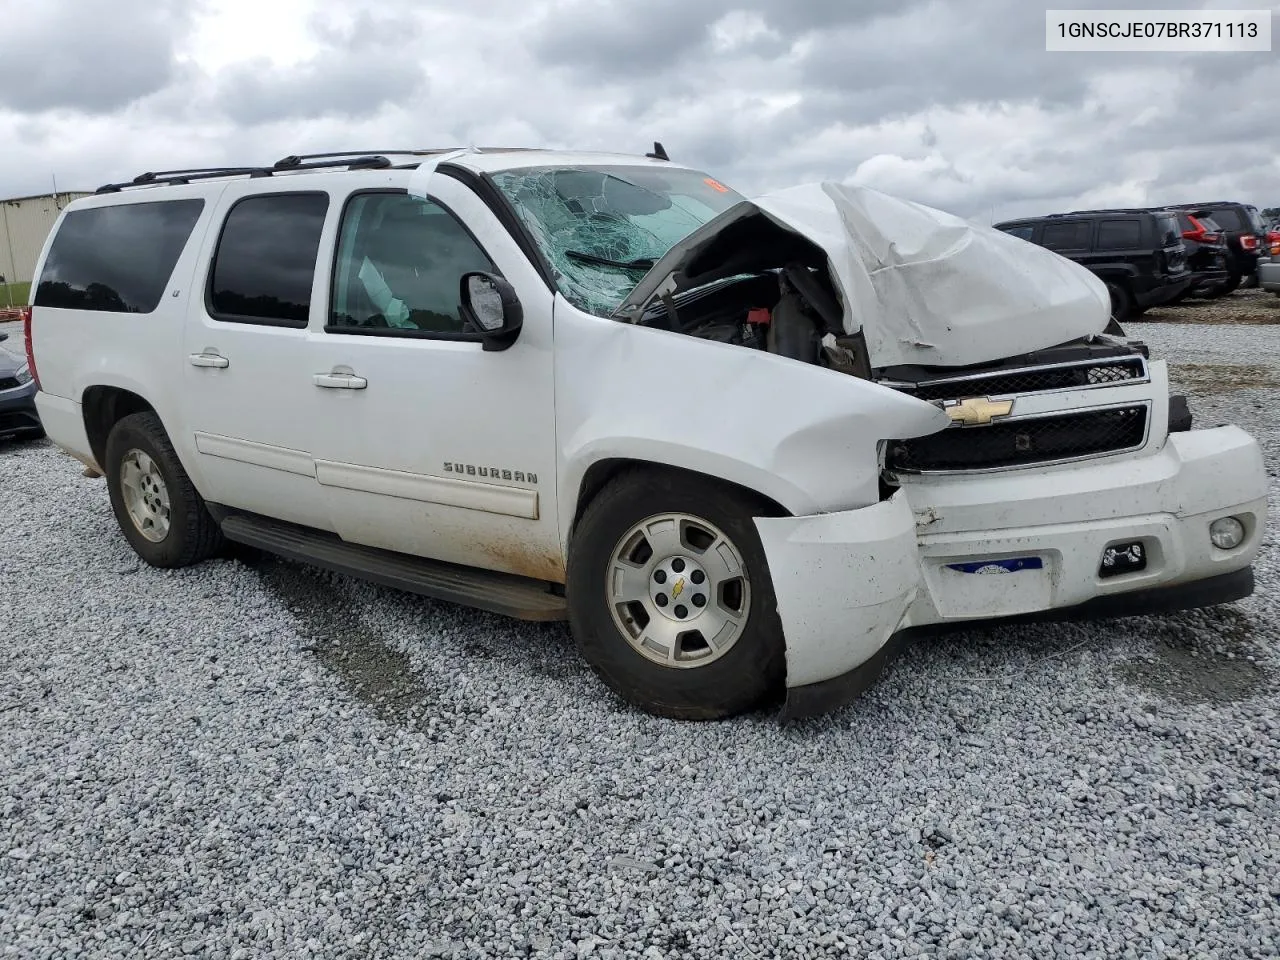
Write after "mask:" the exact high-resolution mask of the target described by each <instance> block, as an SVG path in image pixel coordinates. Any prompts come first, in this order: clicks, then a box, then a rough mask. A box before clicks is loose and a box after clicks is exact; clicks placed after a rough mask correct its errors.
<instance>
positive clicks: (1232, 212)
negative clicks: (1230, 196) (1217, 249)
mask: <svg viewBox="0 0 1280 960" xmlns="http://www.w3.org/2000/svg"><path fill="white" fill-rule="evenodd" d="M1177 209H1179V210H1202V211H1204V212H1205V213H1206V214H1208V215H1209V216H1211V217H1213V219H1214V221H1216V222H1217V224H1218V225H1219V226H1220V227H1222V229H1223V231H1224V232H1225V233H1226V236H1227V271H1228V274H1229V276H1228V277H1227V286H1226V288H1225V289H1224V290H1222V293H1230V292H1231V291H1232V290H1234V289H1235V288H1236V287H1238V286H1240V285H1241V283H1243V284H1244V285H1245V286H1249V287H1252V286H1256V285H1257V283H1258V259H1259V257H1261V256H1265V255H1266V254H1267V226H1266V224H1264V223H1263V222H1262V214H1260V213H1259V212H1258V208H1257V207H1255V206H1253V205H1252V204H1248V203H1229V202H1227V201H1221V200H1220V201H1215V202H1214V203H1179V204H1177Z"/></svg>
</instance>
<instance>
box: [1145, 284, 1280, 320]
mask: <svg viewBox="0 0 1280 960" xmlns="http://www.w3.org/2000/svg"><path fill="white" fill-rule="evenodd" d="M1146 321H1154V322H1157V323H1230V324H1260V325H1267V324H1272V323H1280V297H1278V296H1276V295H1275V294H1274V293H1268V292H1267V291H1265V290H1259V289H1257V288H1256V287H1255V288H1254V289H1252V290H1236V291H1234V292H1232V293H1230V294H1228V295H1227V296H1225V297H1220V298H1219V299H1217V300H1201V299H1190V298H1189V299H1186V300H1183V301H1182V302H1181V303H1176V304H1174V305H1173V306H1171V307H1156V308H1155V309H1154V310H1148V311H1147V312H1146V313H1145V314H1144V315H1143V318H1142V320H1140V321H1138V322H1137V323H1134V324H1132V325H1133V326H1134V327H1135V328H1141V327H1143V326H1144V325H1145V322H1146Z"/></svg>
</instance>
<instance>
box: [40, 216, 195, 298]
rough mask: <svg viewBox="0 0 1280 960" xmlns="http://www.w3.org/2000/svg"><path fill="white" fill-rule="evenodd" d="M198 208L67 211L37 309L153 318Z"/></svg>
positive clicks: (45, 272)
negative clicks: (149, 314) (141, 314)
mask: <svg viewBox="0 0 1280 960" xmlns="http://www.w3.org/2000/svg"><path fill="white" fill-rule="evenodd" d="M203 208H204V201H203V200H197V199H192V200H161V201H156V202H149V203H129V204H121V205H118V206H110V207H95V208H93V209H90V210H73V211H72V212H70V213H68V214H67V215H66V217H65V218H64V219H63V221H62V226H61V227H59V228H58V234H57V236H55V237H54V238H53V244H52V245H51V246H50V248H49V256H48V257H47V258H46V260H45V264H44V269H43V270H42V271H41V272H40V282H39V284H38V285H37V286H36V298H35V304H36V306H38V307H61V308H63V309H67V310H103V311H108V312H113V313H151V311H153V310H155V308H156V307H157V306H159V304H160V300H161V298H162V297H163V296H164V290H165V287H167V286H168V285H169V277H170V276H171V275H172V274H173V268H174V267H175V266H176V265H177V263H178V258H179V257H180V256H182V250H183V248H184V247H185V246H186V243H187V239H188V238H189V237H190V236H191V231H192V229H194V227H195V225H196V221H197V220H199V219H200V211H201V210H202V209H203Z"/></svg>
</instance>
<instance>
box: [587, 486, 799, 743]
mask: <svg viewBox="0 0 1280 960" xmlns="http://www.w3.org/2000/svg"><path fill="white" fill-rule="evenodd" d="M771 512H775V511H771V510H770V509H769V507H768V505H767V504H765V503H763V502H761V501H759V500H757V499H756V498H754V497H751V496H749V495H747V494H745V493H743V492H742V491H740V490H738V489H737V488H734V487H730V486H727V485H724V484H719V483H716V482H715V481H712V480H709V479H707V478H704V477H701V476H699V475H696V474H685V473H680V472H674V471H673V472H665V471H664V472H658V471H648V470H643V471H635V472H631V473H627V474H624V475H623V476H621V477H619V478H617V479H616V480H614V481H613V482H612V483H610V484H609V486H607V487H606V488H605V489H604V491H603V492H601V493H600V495H599V496H597V497H596V499H595V500H593V501H592V502H591V504H590V505H589V506H588V507H587V510H586V512H585V513H584V514H583V517H582V520H581V521H580V522H579V524H578V527H577V530H576V531H575V533H574V536H573V543H572V545H571V548H570V552H569V567H568V583H567V584H566V591H565V593H566V598H567V600H568V604H569V619H570V625H571V627H572V629H573V635H574V639H575V640H576V642H577V644H578V649H579V650H580V652H581V653H582V656H583V658H584V659H586V661H587V662H588V663H589V664H590V665H591V667H592V668H593V669H594V670H595V672H596V673H597V675H598V676H599V677H600V678H601V679H602V680H603V681H604V682H605V684H607V685H608V686H609V687H610V689H612V690H613V691H614V692H615V693H617V694H618V695H619V696H621V697H622V698H623V699H624V700H626V701H628V702H629V703H632V704H634V705H636V706H639V707H641V708H642V709H644V710H646V711H648V712H650V713H653V714H656V715H658V716H664V717H672V718H676V719H684V720H709V719H717V718H721V717H727V716H732V715H734V714H737V713H742V712H744V711H747V710H751V709H753V708H755V707H758V706H760V705H762V704H763V703H764V702H765V700H766V699H768V698H769V696H770V695H771V694H773V693H775V692H777V691H778V690H779V689H780V688H781V686H782V682H783V678H784V676H785V660H784V653H785V648H784V642H783V636H782V624H781V622H780V621H779V619H778V613H777V602H776V600H775V599H774V594H773V584H772V580H771V578H770V575H769V570H768V566H767V564H766V562H765V556H764V549H763V547H762V546H761V545H760V538H759V536H758V534H757V533H756V529H755V524H754V522H753V520H752V518H753V517H756V516H762V515H767V514H769V513H771Z"/></svg>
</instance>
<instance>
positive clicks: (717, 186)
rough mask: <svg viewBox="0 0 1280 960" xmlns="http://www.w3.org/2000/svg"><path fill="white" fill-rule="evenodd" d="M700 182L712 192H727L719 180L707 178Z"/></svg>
mask: <svg viewBox="0 0 1280 960" xmlns="http://www.w3.org/2000/svg"><path fill="white" fill-rule="evenodd" d="M702 182H703V183H705V184H706V185H707V186H708V187H710V188H711V189H712V190H719V191H720V192H721V193H728V192H729V188H728V187H726V186H725V185H724V184H723V183H721V182H720V181H719V180H712V179H711V178H710V177H707V179H705V180H703V181H702Z"/></svg>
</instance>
